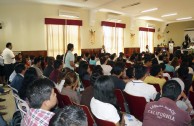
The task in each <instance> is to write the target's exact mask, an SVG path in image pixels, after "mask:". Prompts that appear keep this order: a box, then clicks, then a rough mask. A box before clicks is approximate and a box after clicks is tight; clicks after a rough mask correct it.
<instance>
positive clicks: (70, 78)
mask: <svg viewBox="0 0 194 126" xmlns="http://www.w3.org/2000/svg"><path fill="white" fill-rule="evenodd" d="M77 87H78V77H77V75H76V73H75V72H74V71H70V72H68V73H67V74H66V75H65V84H64V87H63V89H62V92H61V93H62V94H64V95H67V96H69V98H70V99H71V100H72V101H73V102H75V103H77V104H79V103H80V95H79V94H78V93H77V92H76V88H77Z"/></svg>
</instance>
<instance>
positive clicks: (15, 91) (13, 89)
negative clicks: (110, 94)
mask: <svg viewBox="0 0 194 126" xmlns="http://www.w3.org/2000/svg"><path fill="white" fill-rule="evenodd" d="M8 87H9V88H11V90H12V92H13V93H16V94H18V90H17V89H15V88H14V87H12V86H11V85H9V84H8Z"/></svg>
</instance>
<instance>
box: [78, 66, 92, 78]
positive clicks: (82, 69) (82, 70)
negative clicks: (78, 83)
mask: <svg viewBox="0 0 194 126" xmlns="http://www.w3.org/2000/svg"><path fill="white" fill-rule="evenodd" d="M88 67H89V65H88V64H83V65H82V66H79V69H78V74H79V77H80V79H81V80H82V79H83V78H84V76H85V75H87V74H89V73H88V72H87V70H88Z"/></svg>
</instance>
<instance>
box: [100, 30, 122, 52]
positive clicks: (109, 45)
mask: <svg viewBox="0 0 194 126" xmlns="http://www.w3.org/2000/svg"><path fill="white" fill-rule="evenodd" d="M123 32H124V29H123V28H117V27H108V26H103V38H104V45H105V48H106V52H108V53H117V54H119V52H123V41H124V38H123Z"/></svg>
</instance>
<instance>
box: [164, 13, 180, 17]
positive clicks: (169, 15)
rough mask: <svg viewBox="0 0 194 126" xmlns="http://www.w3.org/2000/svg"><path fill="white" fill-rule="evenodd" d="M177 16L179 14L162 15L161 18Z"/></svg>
mask: <svg viewBox="0 0 194 126" xmlns="http://www.w3.org/2000/svg"><path fill="white" fill-rule="evenodd" d="M175 15H177V13H171V14H165V15H162V16H161V17H169V16H175Z"/></svg>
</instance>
